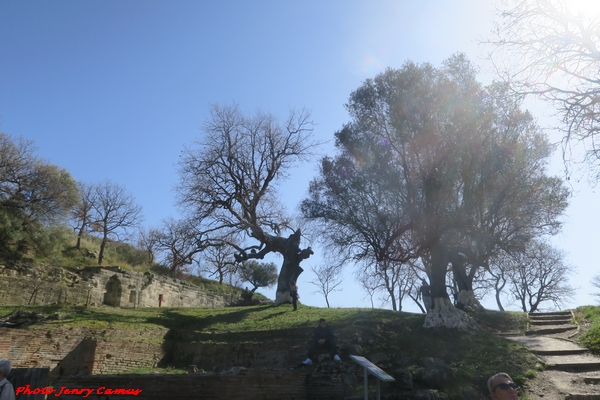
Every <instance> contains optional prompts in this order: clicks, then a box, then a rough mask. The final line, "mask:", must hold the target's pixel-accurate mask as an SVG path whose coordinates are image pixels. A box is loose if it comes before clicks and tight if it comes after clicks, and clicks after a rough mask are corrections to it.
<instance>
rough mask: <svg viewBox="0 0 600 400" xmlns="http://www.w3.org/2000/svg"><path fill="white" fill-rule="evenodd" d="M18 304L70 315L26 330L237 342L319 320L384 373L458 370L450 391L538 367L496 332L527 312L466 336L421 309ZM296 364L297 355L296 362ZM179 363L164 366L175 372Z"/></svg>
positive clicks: (521, 378)
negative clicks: (431, 325)
mask: <svg viewBox="0 0 600 400" xmlns="http://www.w3.org/2000/svg"><path fill="white" fill-rule="evenodd" d="M16 308H17V307H0V315H6V314H8V313H9V312H11V311H13V310H14V309H16ZM20 309H24V310H27V311H37V312H42V313H44V314H50V313H55V312H61V313H68V314H69V315H70V318H69V319H65V320H54V321H46V322H44V323H43V324H40V325H32V326H30V327H29V328H28V329H40V330H44V331H47V330H48V329H51V328H52V327H61V328H69V327H83V326H85V327H92V328H104V329H110V328H114V329H139V330H145V331H147V330H153V329H157V330H159V329H163V330H164V329H165V328H168V329H176V330H186V331H193V332H198V333H212V334H221V333H236V334H237V335H235V337H236V338H237V339H236V340H254V339H252V336H253V334H254V333H256V332H257V331H260V332H263V334H262V335H261V337H264V336H265V335H264V332H268V333H269V335H272V337H273V339H274V340H275V339H277V338H279V337H280V336H282V335H286V334H287V332H289V331H290V330H294V329H299V330H305V331H306V332H307V333H309V332H310V331H311V330H312V328H313V327H314V326H316V321H318V319H319V318H321V317H324V318H326V319H327V320H328V321H329V323H330V324H331V325H332V326H333V327H334V328H335V332H336V337H337V340H338V343H339V344H340V347H341V348H344V345H345V344H349V343H355V342H356V340H357V338H359V337H360V343H361V348H362V352H363V355H365V356H367V357H368V356H369V355H373V354H386V355H390V361H389V362H386V363H385V368H386V370H387V371H388V372H390V373H393V372H394V371H395V370H396V369H397V368H400V367H401V365H400V364H401V362H400V361H398V360H407V359H409V360H419V359H420V358H423V357H432V358H436V359H440V360H443V362H444V363H445V364H447V365H449V366H450V367H451V368H452V369H453V370H454V371H455V373H456V377H455V379H454V380H453V383H452V384H451V385H450V386H448V387H445V388H444V391H445V392H447V393H449V394H452V393H454V394H456V393H457V392H458V391H459V390H460V388H462V387H465V386H471V387H473V388H476V390H478V391H485V384H486V380H487V378H488V377H489V376H490V375H492V374H494V373H496V372H498V371H505V372H508V373H509V374H511V376H513V377H514V379H515V380H516V381H517V382H519V383H521V384H523V383H525V382H527V381H528V380H529V379H533V378H535V376H536V368H539V366H538V365H537V360H536V359H535V357H533V356H532V355H531V354H529V353H528V352H527V351H526V350H525V349H524V348H523V347H521V346H520V345H518V344H516V343H514V342H511V341H508V340H506V339H505V338H503V337H500V336H498V335H496V333H497V332H499V331H511V332H515V331H524V330H525V328H526V315H525V314H523V313H500V312H485V313H477V314H474V315H473V316H474V317H475V318H476V319H477V320H478V321H479V323H480V326H481V328H482V329H480V331H479V332H476V333H474V334H465V333H462V332H457V331H448V330H426V329H424V328H422V325H423V319H424V316H423V315H421V314H411V313H398V312H393V311H390V310H381V309H321V308H316V307H307V306H302V305H301V306H300V308H299V310H298V312H291V311H290V308H289V307H286V306H280V307H273V306H254V307H231V308H223V309H188V308H186V309H183V308H181V309H173V308H142V309H137V310H132V309H116V308H110V307H99V308H85V307H60V308H58V307H27V308H24V307H20ZM246 334H247V338H246V339H245V337H246V336H245V335H246ZM303 344H304V343H302V342H301V343H300V345H303ZM342 357H345V358H346V360H347V354H344V353H342ZM301 361H302V360H298V363H300V362H301ZM348 362H350V361H348ZM177 367H178V366H167V367H166V368H167V369H168V371H173V370H176V369H177ZM279 367H290V366H279ZM408 368H414V367H408ZM138 372H146V373H147V372H149V371H138ZM417 385H418V384H417ZM482 393H483V392H482Z"/></svg>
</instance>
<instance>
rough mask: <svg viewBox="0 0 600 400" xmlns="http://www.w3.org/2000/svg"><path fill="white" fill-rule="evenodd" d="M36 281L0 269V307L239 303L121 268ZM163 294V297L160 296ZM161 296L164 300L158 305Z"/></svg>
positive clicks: (179, 282) (88, 269)
mask: <svg viewBox="0 0 600 400" xmlns="http://www.w3.org/2000/svg"><path fill="white" fill-rule="evenodd" d="M49 281H50V279H48V280H47V281H46V282H45V281H44V280H40V279H39V278H38V279H36V278H34V277H33V276H32V275H31V274H27V273H26V272H22V271H15V270H9V269H6V268H1V267H0V305H7V306H15V305H16V306H19V305H28V304H31V305H49V304H59V303H71V304H87V305H92V306H94V305H100V304H106V305H110V306H115V307H124V308H135V307H158V306H159V305H160V306H162V307H201V308H217V307H224V306H226V305H228V304H231V303H234V302H236V301H238V300H239V298H240V297H239V294H237V293H236V294H231V295H223V294H219V293H216V292H209V291H206V290H202V289H199V288H196V287H194V286H191V285H189V284H187V283H186V282H185V281H182V280H179V279H172V278H166V277H161V276H157V275H154V274H150V273H143V274H142V273H139V272H130V271H125V270H123V269H121V268H120V267H86V268H82V269H81V270H80V271H79V273H78V274H73V273H68V279H61V280H60V282H58V283H50V282H49ZM161 295H162V296H161ZM159 296H161V297H162V301H160V302H159Z"/></svg>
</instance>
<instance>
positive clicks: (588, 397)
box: [565, 394, 600, 400]
mask: <svg viewBox="0 0 600 400" xmlns="http://www.w3.org/2000/svg"><path fill="white" fill-rule="evenodd" d="M565 400H600V394H568V395H566V396H565Z"/></svg>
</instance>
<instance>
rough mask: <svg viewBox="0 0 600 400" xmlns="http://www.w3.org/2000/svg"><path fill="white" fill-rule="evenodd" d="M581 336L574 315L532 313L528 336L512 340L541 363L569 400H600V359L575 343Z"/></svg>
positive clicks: (569, 313) (565, 313)
mask: <svg viewBox="0 0 600 400" xmlns="http://www.w3.org/2000/svg"><path fill="white" fill-rule="evenodd" d="M578 332H579V327H578V325H577V324H576V323H575V320H574V318H573V314H572V313H571V312H570V311H564V312H552V313H530V314H529V326H528V330H527V332H526V334H525V336H513V337H509V339H511V340H513V341H516V342H519V343H521V344H522V345H524V346H525V347H527V348H528V349H529V351H531V352H532V353H533V354H535V355H536V356H537V357H538V358H539V359H540V361H541V363H543V364H544V366H545V371H544V372H543V374H545V377H546V378H547V379H549V380H552V382H553V384H554V386H555V387H556V388H557V389H559V391H560V392H561V393H564V395H565V397H564V399H565V400H600V357H597V356H594V355H592V354H590V353H589V351H588V350H587V349H585V348H583V347H580V346H579V345H577V344H576V343H575V341H573V340H571V338H572V337H573V336H574V335H576V334H577V333H578Z"/></svg>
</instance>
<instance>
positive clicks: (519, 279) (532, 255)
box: [506, 241, 575, 312]
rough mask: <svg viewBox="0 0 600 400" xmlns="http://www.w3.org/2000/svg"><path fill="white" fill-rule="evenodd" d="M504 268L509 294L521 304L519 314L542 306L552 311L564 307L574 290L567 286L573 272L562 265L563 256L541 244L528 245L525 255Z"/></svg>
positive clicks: (533, 310) (514, 259)
mask: <svg viewBox="0 0 600 400" xmlns="http://www.w3.org/2000/svg"><path fill="white" fill-rule="evenodd" d="M506 261H508V262H510V263H511V265H509V266H507V275H508V277H509V281H510V287H509V291H510V293H511V294H512V295H513V297H514V298H515V300H517V301H519V302H520V303H521V309H522V310H523V312H535V311H538V310H539V308H540V305H541V304H542V303H544V302H551V303H552V304H553V305H554V307H556V308H560V306H561V305H563V304H565V303H568V302H569V300H570V299H571V298H572V297H573V296H574V294H575V290H574V289H573V288H572V287H571V286H569V285H568V284H567V279H568V277H569V276H571V275H572V274H573V268H572V267H570V266H569V265H567V264H565V262H564V253H563V252H561V251H558V250H556V249H554V248H552V247H551V246H550V245H549V244H548V243H545V242H543V241H533V242H531V243H530V245H529V247H528V248H527V250H526V252H525V253H521V254H517V255H516V256H515V257H514V258H513V259H512V260H506Z"/></svg>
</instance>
